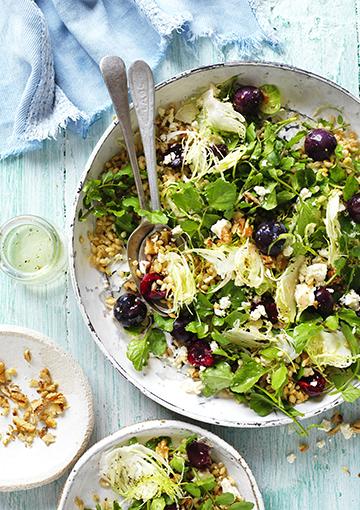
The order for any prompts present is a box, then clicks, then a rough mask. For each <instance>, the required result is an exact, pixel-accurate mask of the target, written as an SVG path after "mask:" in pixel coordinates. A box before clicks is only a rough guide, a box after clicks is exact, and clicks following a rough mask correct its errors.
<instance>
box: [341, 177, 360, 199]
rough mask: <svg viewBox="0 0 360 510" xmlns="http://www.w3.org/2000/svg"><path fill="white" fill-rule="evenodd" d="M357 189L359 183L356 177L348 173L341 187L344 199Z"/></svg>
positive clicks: (353, 193) (348, 197)
mask: <svg viewBox="0 0 360 510" xmlns="http://www.w3.org/2000/svg"><path fill="white" fill-rule="evenodd" d="M358 190H359V183H358V180H357V179H356V177H354V176H353V175H349V176H348V178H347V179H346V182H345V186H344V189H343V196H344V200H349V199H350V198H351V197H352V196H353V195H355V193H357V192H358Z"/></svg>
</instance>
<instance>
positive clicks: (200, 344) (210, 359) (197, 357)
mask: <svg viewBox="0 0 360 510" xmlns="http://www.w3.org/2000/svg"><path fill="white" fill-rule="evenodd" d="M188 362H189V363H190V365H194V366H195V367H211V366H212V365H213V364H214V363H215V359H214V356H213V354H212V352H211V348H210V346H209V344H207V343H206V342H204V340H196V341H195V342H194V343H192V344H191V345H190V347H189V348H188Z"/></svg>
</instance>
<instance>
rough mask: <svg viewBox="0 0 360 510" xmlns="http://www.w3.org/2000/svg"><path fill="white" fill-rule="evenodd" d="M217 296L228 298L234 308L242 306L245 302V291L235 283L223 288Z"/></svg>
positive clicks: (231, 282) (229, 283)
mask: <svg viewBox="0 0 360 510" xmlns="http://www.w3.org/2000/svg"><path fill="white" fill-rule="evenodd" d="M217 296H220V297H225V296H228V297H229V299H230V301H231V304H232V306H233V307H234V308H236V307H238V306H240V305H241V303H242V302H243V301H245V292H244V290H243V289H242V288H241V287H237V286H236V285H235V284H234V282H233V281H230V282H228V283H227V284H226V285H224V287H222V289H221V290H220V291H219V292H218V293H217Z"/></svg>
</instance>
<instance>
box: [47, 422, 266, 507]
mask: <svg viewBox="0 0 360 510" xmlns="http://www.w3.org/2000/svg"><path fill="white" fill-rule="evenodd" d="M194 433H195V434H197V435H198V437H202V438H205V439H206V440H207V442H209V444H211V445H212V447H213V449H212V458H213V460H214V461H215V462H223V463H224V464H225V466H226V467H227V469H228V472H229V475H230V476H232V478H233V479H234V480H235V481H236V484H237V487H238V489H239V491H240V494H241V495H242V497H243V498H244V499H245V500H246V501H251V502H252V503H254V510H264V503H263V500H262V497H261V494H260V491H259V489H258V486H257V484H256V481H255V479H254V476H253V474H252V472H251V470H250V468H249V466H248V465H247V464H246V462H245V461H244V459H243V458H242V457H241V455H240V454H239V453H238V452H237V451H236V450H235V449H234V448H233V447H232V446H230V445H229V444H228V443H226V442H225V441H223V440H222V439H220V438H219V437H218V436H216V435H215V434H212V433H211V432H208V431H207V430H204V429H201V428H200V427H196V426H195V425H190V424H188V423H183V422H180V421H171V420H157V421H146V422H142V423H137V424H136V425H131V426H130V427H124V428H123V429H120V430H119V431H118V432H115V434H112V435H111V436H108V437H106V438H105V439H103V440H102V441H99V442H98V443H96V444H95V445H94V446H92V447H91V448H90V449H89V450H88V451H87V452H86V453H85V454H84V455H83V456H82V457H81V459H80V460H79V461H78V462H77V464H76V465H75V467H74V469H73V470H72V472H71V473H70V476H69V478H68V480H67V482H66V484H65V487H64V490H63V494H62V497H61V500H60V503H59V506H58V509H57V510H74V500H75V498H76V497H78V498H81V500H82V501H83V502H84V504H85V507H87V506H89V507H90V508H92V507H93V506H94V505H93V498H92V496H93V495H94V494H97V495H99V497H100V499H101V500H102V499H103V498H106V497H107V498H109V500H110V501H112V499H116V494H115V493H114V492H113V491H112V490H111V489H104V488H102V487H101V486H100V485H99V461H100V458H101V456H102V454H103V453H104V452H108V451H110V450H111V449H112V448H114V447H115V446H118V445H122V444H126V443H127V441H128V440H129V439H131V438H132V437H134V436H136V437H137V438H138V439H139V440H140V441H146V440H148V439H150V438H152V437H156V436H170V437H171V438H173V439H174V441H175V442H176V441H178V440H181V439H182V438H184V437H187V436H189V435H190V434H194Z"/></svg>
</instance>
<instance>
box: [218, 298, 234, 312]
mask: <svg viewBox="0 0 360 510" xmlns="http://www.w3.org/2000/svg"><path fill="white" fill-rule="evenodd" d="M219 306H220V308H221V310H226V309H227V308H229V307H230V306H231V301H230V298H229V296H224V297H222V298H220V300H219Z"/></svg>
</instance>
